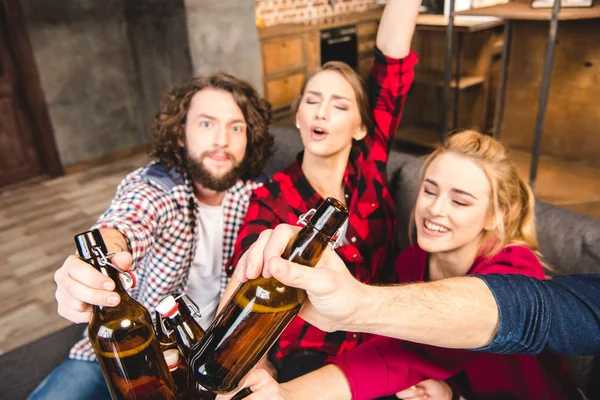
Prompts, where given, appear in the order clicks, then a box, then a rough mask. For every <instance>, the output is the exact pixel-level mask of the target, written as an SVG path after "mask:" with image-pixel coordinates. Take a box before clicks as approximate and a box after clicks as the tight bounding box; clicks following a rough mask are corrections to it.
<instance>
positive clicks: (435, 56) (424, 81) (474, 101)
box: [259, 9, 502, 141]
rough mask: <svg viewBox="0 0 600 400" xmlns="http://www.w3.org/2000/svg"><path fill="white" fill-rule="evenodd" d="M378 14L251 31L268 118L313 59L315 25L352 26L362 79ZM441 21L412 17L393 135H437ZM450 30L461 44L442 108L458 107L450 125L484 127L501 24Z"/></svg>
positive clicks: (280, 110) (317, 55) (291, 94)
mask: <svg viewBox="0 0 600 400" xmlns="http://www.w3.org/2000/svg"><path fill="white" fill-rule="evenodd" d="M380 18H381V9H376V10H372V11H367V12H364V13H357V14H353V15H350V16H348V17H344V18H340V19H338V20H334V21H327V22H325V21H324V22H322V23H320V22H317V23H314V24H306V25H301V24H289V25H278V26H273V27H267V28H263V29H261V30H259V38H260V43H261V52H262V67H263V84H264V93H265V96H266V98H267V100H268V101H269V102H271V104H272V105H273V110H274V113H275V117H278V116H285V115H287V114H288V113H289V109H290V106H291V105H292V103H293V102H294V100H295V99H296V97H297V96H298V94H299V93H300V90H301V89H302V84H303V83H304V79H306V75H307V73H308V72H310V71H312V70H313V69H315V68H317V67H319V66H320V65H321V48H320V46H321V40H320V32H321V30H324V29H330V28H336V27H340V26H348V25H356V35H357V52H358V66H357V72H358V73H359V74H360V75H361V77H363V79H365V80H366V79H367V78H368V76H369V73H370V71H371V66H372V65H373V57H374V55H373V49H374V47H375V42H376V37H377V29H378V27H379V19H380ZM446 24H447V21H446V20H444V17H443V16H441V15H420V16H419V17H418V19H417V30H416V33H415V37H414V39H413V43H412V48H413V49H414V50H415V51H416V52H417V54H418V55H419V63H418V64H417V67H416V74H415V84H414V85H413V87H412V89H411V91H410V94H409V98H408V101H407V103H406V109H405V116H404V117H403V121H402V127H401V130H400V131H399V133H398V137H399V138H400V139H406V140H409V141H413V140H412V138H411V135H412V133H414V132H417V134H416V137H417V138H418V140H421V139H423V138H425V137H426V135H424V134H423V132H429V133H430V134H433V136H432V135H430V136H429V139H431V138H433V141H437V140H439V138H440V136H441V134H440V128H439V125H440V121H441V115H442V92H443V86H444V80H443V76H444V68H445V65H444V56H445V43H446ZM455 31H456V37H455V41H457V42H458V41H460V48H461V50H460V54H458V55H456V56H455V57H454V64H453V66H452V77H453V78H452V82H451V88H453V89H454V94H453V103H452V105H451V107H450V108H451V110H457V111H458V112H456V111H452V112H451V115H450V125H451V126H452V125H454V126H456V127H457V128H471V129H476V130H479V131H486V130H487V128H488V126H489V124H490V122H489V121H490V118H491V117H490V115H491V114H490V113H493V101H492V99H491V97H490V96H491V95H492V86H491V78H490V77H491V76H492V74H491V73H490V70H491V65H492V60H493V58H494V54H496V53H495V52H496V50H497V49H499V47H498V43H499V42H500V41H501V40H502V24H501V23H500V22H499V21H496V22H491V23H490V22H481V21H475V20H474V21H466V22H465V21H462V22H457V26H456V28H455ZM455 104H456V105H457V106H455ZM413 128H415V129H416V130H415V129H413ZM411 129H412V130H411ZM429 139H427V140H429ZM421 141H422V140H421Z"/></svg>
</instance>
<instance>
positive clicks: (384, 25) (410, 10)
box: [377, 0, 421, 58]
mask: <svg viewBox="0 0 600 400" xmlns="http://www.w3.org/2000/svg"><path fill="white" fill-rule="evenodd" d="M420 6H421V1H420V0H388V2H387V4H386V6H385V8H384V10H383V15H382V16H381V21H380V22H379V30H378V31H377V47H378V48H379V50H381V52H382V53H383V54H385V55H386V56H388V57H391V58H404V57H406V56H407V55H408V53H410V43H411V41H412V37H413V34H414V32H415V25H416V23H417V15H419V7H420Z"/></svg>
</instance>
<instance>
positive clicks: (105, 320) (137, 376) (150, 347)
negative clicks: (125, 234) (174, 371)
mask: <svg viewBox="0 0 600 400" xmlns="http://www.w3.org/2000/svg"><path fill="white" fill-rule="evenodd" d="M75 243H76V245H77V250H78V253H79V254H80V257H82V259H83V260H84V261H86V262H88V263H89V264H90V265H92V266H94V267H95V268H96V269H98V270H99V271H100V272H101V273H103V274H104V275H107V276H108V277H110V278H111V279H112V280H113V281H114V282H115V292H116V293H117V294H118V295H119V296H120V298H121V301H120V303H119V304H118V305H117V306H115V307H100V306H95V307H94V312H93V313H92V318H91V320H90V323H89V325H88V337H89V340H90V343H91V344H92V347H93V349H94V351H95V353H96V357H97V359H98V363H99V364H100V367H101V369H102V373H103V374H104V379H105V380H106V383H107V386H108V388H109V391H110V394H111V397H112V398H113V399H114V400H154V399H157V400H158V399H169V400H170V399H173V400H175V399H176V392H175V385H174V383H173V379H172V377H171V374H170V373H169V369H168V367H167V363H166V361H165V359H164V357H163V353H162V351H161V349H160V345H159V342H158V340H157V339H156V335H155V332H154V327H153V325H152V319H151V318H150V313H148V310H146V309H145V308H144V307H143V306H142V305H141V304H140V303H138V302H137V301H135V300H134V299H133V298H131V297H130V296H129V294H127V291H126V290H125V289H124V287H123V285H122V283H121V279H120V277H119V272H118V270H117V269H115V267H112V266H110V264H109V263H108V261H107V259H106V253H107V252H106V246H105V245H104V241H103V240H102V236H101V235H100V232H99V231H98V230H93V231H90V232H85V233H83V234H80V235H77V236H75Z"/></svg>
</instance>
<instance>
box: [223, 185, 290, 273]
mask: <svg viewBox="0 0 600 400" xmlns="http://www.w3.org/2000/svg"><path fill="white" fill-rule="evenodd" d="M281 222H282V221H281V220H280V219H279V217H278V216H277V214H276V213H275V212H274V211H273V209H272V208H271V207H269V206H267V205H266V204H265V203H264V202H263V201H262V200H261V199H260V198H259V197H258V196H257V195H256V194H255V193H254V194H252V197H251V198H250V205H249V206H248V211H247V212H246V218H245V219H244V223H243V224H242V227H241V228H240V232H239V234H238V237H237V240H236V242H235V246H234V248H233V256H232V257H231V258H230V260H229V263H228V265H227V268H226V271H227V273H228V274H229V275H231V273H232V272H233V270H234V269H235V266H236V265H237V263H238V262H239V260H240V258H241V257H242V255H243V254H244V253H245V252H246V250H248V248H249V247H250V246H251V245H252V243H254V242H255V241H256V239H258V236H259V235H260V233H261V232H262V231H264V230H265V229H271V228H274V227H276V226H277V225H278V224H280V223H281Z"/></svg>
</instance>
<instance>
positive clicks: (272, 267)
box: [268, 257, 312, 290]
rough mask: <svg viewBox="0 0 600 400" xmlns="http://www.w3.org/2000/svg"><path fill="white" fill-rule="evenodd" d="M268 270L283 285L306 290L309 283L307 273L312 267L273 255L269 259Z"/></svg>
mask: <svg viewBox="0 0 600 400" xmlns="http://www.w3.org/2000/svg"><path fill="white" fill-rule="evenodd" d="M268 267H269V271H270V272H271V274H272V275H273V276H274V277H275V279H277V280H278V281H279V282H281V283H283V284H284V285H288V286H292V287H295V288H300V289H304V290H307V289H309V288H307V285H308V284H309V283H310V282H309V280H308V279H307V274H308V273H310V270H312V268H310V267H305V266H304V265H300V264H296V263H293V262H291V261H288V260H284V259H283V258H281V257H273V258H271V259H270V260H269V264H268Z"/></svg>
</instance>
